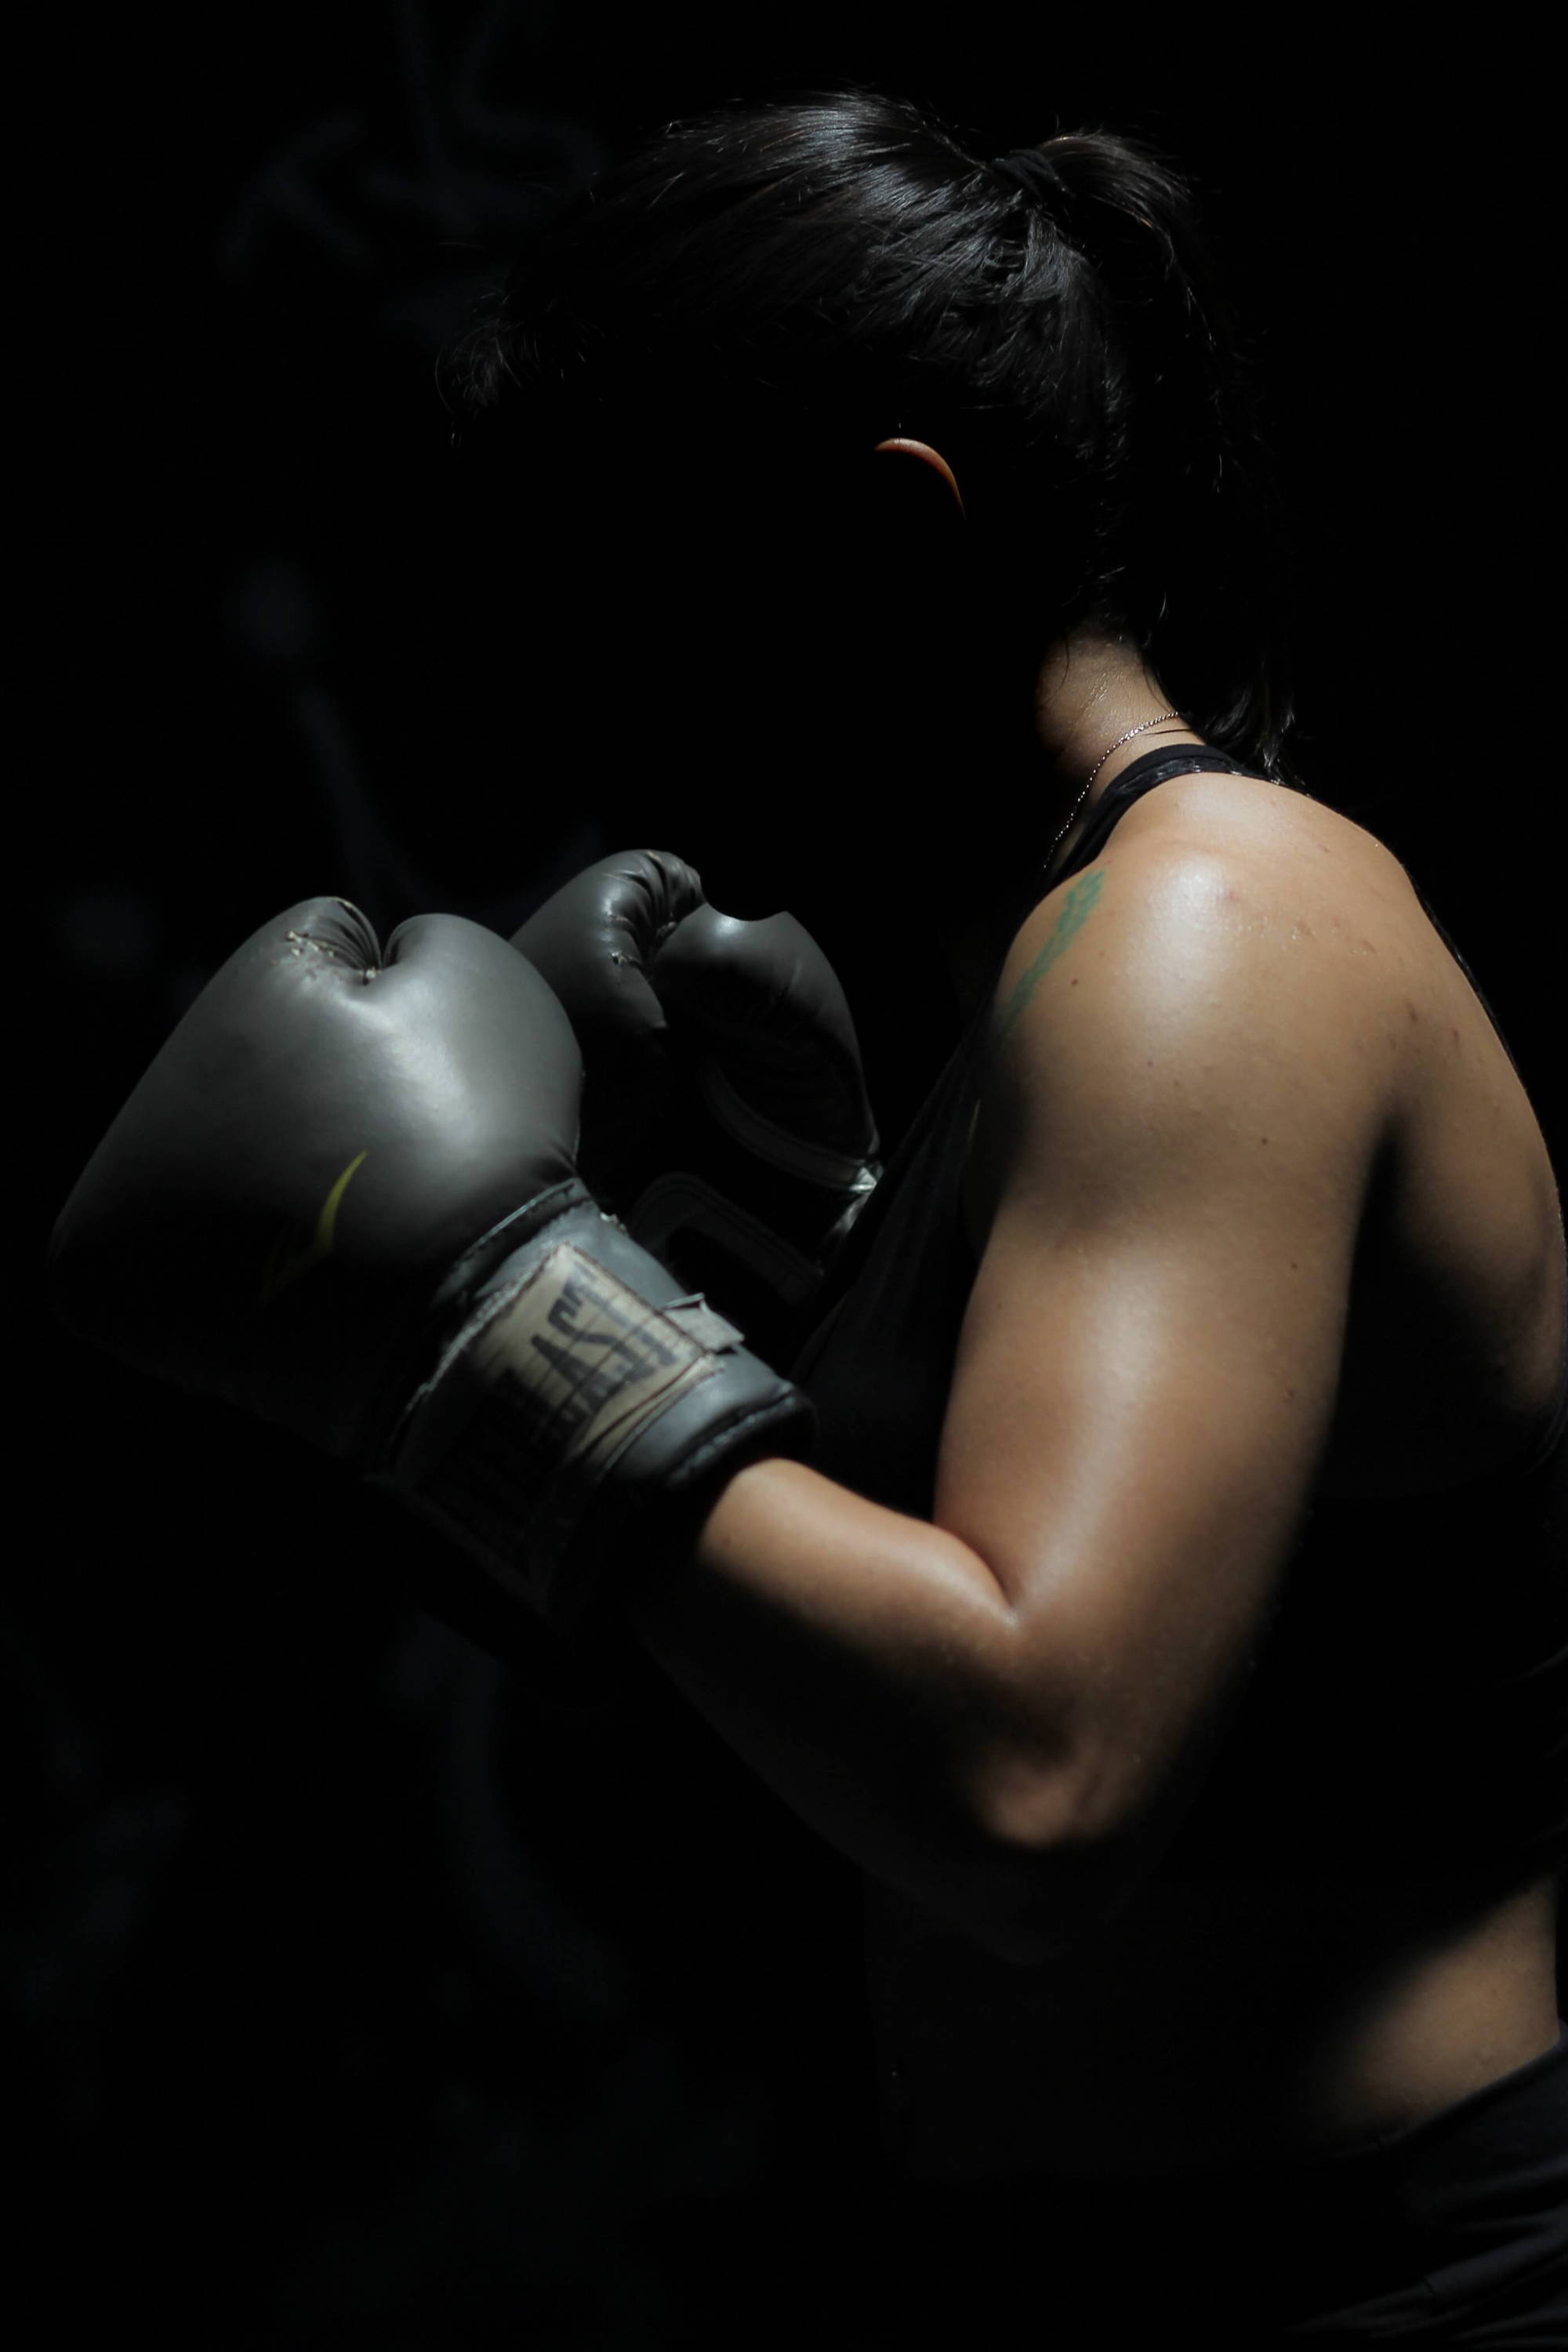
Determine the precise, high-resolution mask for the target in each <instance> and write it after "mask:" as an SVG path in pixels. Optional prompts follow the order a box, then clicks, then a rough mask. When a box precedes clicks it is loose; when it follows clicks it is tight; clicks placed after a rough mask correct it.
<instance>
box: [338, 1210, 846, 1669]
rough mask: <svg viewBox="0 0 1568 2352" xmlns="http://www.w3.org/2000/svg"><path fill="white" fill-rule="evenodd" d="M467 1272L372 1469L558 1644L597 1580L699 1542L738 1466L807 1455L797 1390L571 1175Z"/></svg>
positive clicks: (806, 1405)
mask: <svg viewBox="0 0 1568 2352" xmlns="http://www.w3.org/2000/svg"><path fill="white" fill-rule="evenodd" d="M514 1236H515V1245H514V1246H512V1247H510V1249H509V1248H507V1247H506V1244H507V1242H508V1241H509V1240H512V1239H513V1238H514ZM498 1251H499V1252H501V1253H503V1254H501V1255H499V1257H498ZM479 1265H484V1266H486V1267H487V1268H488V1270H487V1271H485V1272H484V1273H483V1274H482V1275H481V1276H478V1277H477V1278H476V1276H475V1273H474V1269H475V1268H476V1267H477V1266H479ZM464 1266H465V1268H466V1269H467V1278H466V1281H464V1280H457V1281H454V1282H453V1283H451V1284H449V1285H448V1286H447V1287H448V1290H451V1291H455V1292H456V1293H457V1294H458V1296H457V1297H456V1298H455V1300H454V1302H453V1315H452V1320H451V1322H450V1323H449V1324H448V1326H447V1336H446V1338H445V1339H444V1342H443V1344H442V1345H441V1348H440V1351H439V1354H438V1357H437V1362H436V1365H435V1369H434V1370H433V1371H432V1372H431V1373H430V1375H429V1377H428V1378H427V1379H426V1381H424V1382H423V1383H422V1384H421V1386H420V1387H419V1389H418V1390H417V1391H416V1393H415V1395H414V1396H413V1398H412V1399H411V1400H410V1402H409V1404H408V1406H407V1408H406V1410H405V1412H404V1413H403V1415H402V1416H401V1419H400V1421H399V1423H398V1424H397V1426H396V1428H395V1431H394V1433H393V1435H392V1438H391V1441H390V1444H389V1445H388V1447H387V1449H386V1454H385V1457H384V1461H383V1463H382V1465H380V1467H379V1468H378V1470H377V1471H376V1472H375V1473H374V1481H375V1483H376V1484H377V1485H380V1486H388V1487H391V1488H393V1489H394V1490H395V1491H396V1492H397V1493H398V1494H400V1495H401V1496H403V1497H404V1498H405V1500H406V1501H407V1502H409V1503H410V1504H412V1505H413V1507H415V1508H416V1510H418V1511H419V1512H420V1514H421V1515H422V1516H423V1517H426V1518H428V1519H430V1520H432V1521H433V1522H435V1523H436V1524H437V1525H438V1526H439V1527H440V1528H443V1530H444V1531H445V1532H446V1533H447V1535H448V1536H449V1537H450V1538H453V1539H454V1540H455V1541H457V1542H458V1543H459V1544H460V1545H461V1546H462V1547H463V1549H465V1550H467V1551H468V1552H470V1553H472V1554H473V1555H474V1556H475V1557H476V1558H478V1559H479V1560H480V1561H481V1562H482V1563H483V1564H484V1565H485V1566H486V1567H487V1568H488V1569H489V1571H490V1572H491V1573H492V1574H493V1575H494V1576H495V1577H497V1579H498V1580H500V1583H501V1584H502V1585H503V1586H504V1587H505V1588H506V1589H507V1590H508V1591H510V1592H511V1593H512V1594H513V1595H514V1596H515V1597H516V1598H517V1599H519V1600H520V1601H523V1602H524V1603H525V1604H526V1605H527V1606H528V1607H530V1608H531V1609H532V1610H533V1611H534V1612H536V1613H537V1614H538V1615H539V1616H541V1617H542V1618H543V1619H544V1620H545V1622H547V1623H548V1624H549V1625H550V1626H551V1627H552V1629H553V1630H554V1631H555V1632H556V1633H558V1634H560V1635H561V1636H562V1637H563V1639H564V1640H566V1641H567V1642H571V1641H573V1640H574V1637H575V1636H576V1634H577V1633H578V1632H579V1630H580V1628H581V1627H582V1625H583V1622H584V1618H585V1617H586V1615H587V1612H588V1611H589V1608H590V1606H591V1605H592V1604H593V1603H594V1602H595V1599H596V1598H605V1596H602V1595H601V1594H600V1592H599V1588H600V1586H601V1584H602V1582H603V1580H604V1579H605V1576H606V1575H613V1576H616V1577H620V1576H623V1575H628V1576H635V1575H636V1574H637V1565H638V1559H639V1556H644V1555H653V1554H658V1555H659V1556H662V1555H663V1553H664V1552H665V1551H666V1549H668V1547H669V1546H671V1545H672V1544H680V1543H683V1542H688V1541H689V1540H691V1539H693V1538H694V1537H695V1534H696V1532H697V1529H698V1528H699V1527H700V1518H701V1516H702V1514H703V1513H704V1512H705V1511H706V1509H707V1507H708V1505H709V1502H710V1498H711V1497H712V1496H715V1495H716V1494H717V1491H718V1488H719V1486H721V1485H722V1484H723V1482H724V1481H725V1480H726V1479H727V1478H728V1477H730V1476H731V1475H732V1474H733V1472H734V1471H735V1470H736V1469H737V1468H739V1467H741V1466H742V1465H743V1464H744V1463H745V1462H747V1461H752V1460H756V1459H758V1458H760V1457H761V1456H762V1455H763V1454H792V1455H795V1456H796V1457H804V1456H805V1455H806V1454H809V1452H810V1450H811V1446H812V1443H813V1440H814V1437H815V1433H816V1416H815V1412H814V1411H813V1408H812V1406H811V1403H810V1401H809V1400H808V1399H807V1397H806V1396H805V1393H804V1391H801V1390H799V1389H797V1388H795V1387H794V1386H793V1385H792V1384H791V1382H789V1381H786V1380H784V1379H782V1378H781V1377H780V1376H779V1374H778V1373H776V1372H774V1371H773V1370H771V1368H770V1367H769V1366H768V1365H766V1364H764V1363H763V1362H762V1361H761V1360H760V1359H759V1358H757V1357H755V1356H753V1355H752V1354H750V1353H749V1352H748V1350H747V1349H746V1348H745V1346H744V1344H743V1338H742V1333H741V1332H740V1331H739V1330H737V1329H736V1328H735V1327H734V1325H733V1324H731V1323H729V1322H727V1321H726V1320H725V1319H724V1318H723V1317H722V1316H720V1315H717V1314H715V1313H714V1311H713V1310H712V1309H711V1308H710V1307H709V1306H708V1305H707V1303H706V1301H705V1299H704V1298H703V1297H701V1295H700V1294H698V1295H696V1296H690V1295H683V1294H682V1291H681V1288H680V1286H679V1283H678V1282H677V1281H676V1279H675V1277H674V1276H672V1275H671V1274H670V1273H669V1272H668V1270H667V1269H666V1268H665V1267H664V1266H663V1265H661V1264H660V1263H659V1261H658V1258H657V1257H655V1256H653V1255H652V1254H651V1253H650V1252H649V1251H647V1249H645V1248H643V1247H642V1246H641V1244H638V1243H637V1242H635V1241H633V1239H632V1238H631V1236H630V1234H627V1233H626V1229H625V1227H624V1226H623V1225H621V1224H620V1223H619V1222H618V1221H617V1220H616V1219H615V1218H613V1217H609V1216H607V1215H605V1213H604V1212H603V1211H602V1210H601V1209H600V1208H599V1207H598V1206H597V1204H596V1202H595V1201H594V1199H593V1198H592V1196H591V1194H589V1193H588V1192H586V1190H585V1189H584V1187H583V1186H582V1185H581V1184H580V1183H577V1182H576V1181H572V1182H569V1183H567V1184H563V1185H560V1186H558V1187H556V1188H555V1190H554V1191H553V1192H552V1193H550V1194H548V1195H546V1196H544V1197H543V1198H542V1200H541V1201H537V1202H531V1203H530V1204H529V1206H528V1207H527V1208H526V1209H525V1210H522V1211H520V1212H519V1213H518V1214H517V1216H516V1217H515V1218H509V1219H508V1220H506V1221H505V1223H504V1224H503V1225H502V1226H500V1227H497V1228H496V1229H494V1231H493V1232H492V1233H491V1234H487V1235H486V1236H485V1237H484V1240H483V1241H482V1242H481V1243H480V1244H476V1248H475V1250H474V1251H471V1252H469V1253H468V1257H467V1259H466V1260H465V1262H464ZM458 1272H459V1275H461V1274H462V1273H463V1269H459V1270H458ZM608 1597H609V1598H610V1599H611V1601H613V1596H608Z"/></svg>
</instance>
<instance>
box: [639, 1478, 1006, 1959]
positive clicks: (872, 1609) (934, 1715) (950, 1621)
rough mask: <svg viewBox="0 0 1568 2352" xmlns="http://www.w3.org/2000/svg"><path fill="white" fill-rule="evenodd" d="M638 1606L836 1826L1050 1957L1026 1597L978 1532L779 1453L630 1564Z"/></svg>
mask: <svg viewBox="0 0 1568 2352" xmlns="http://www.w3.org/2000/svg"><path fill="white" fill-rule="evenodd" d="M624 1608H625V1615H626V1622H627V1623H628V1625H629V1626H630V1628H631V1629H632V1630H633V1631H634V1632H635V1633H637V1635H638V1637H639V1638H640V1639H641V1640H642V1642H643V1643H645V1645H646V1646H647V1649H648V1650H649V1652H650V1653H651V1654H652V1655H653V1656H654V1657H655V1658H656V1659H657V1660H658V1664H660V1665H661V1666H662V1667H663V1668H664V1670H665V1672H666V1673H667V1674H668V1675H669V1676H670V1678H671V1680H672V1681H673V1682H674V1683H675V1684H676V1685H678V1686H679V1688H680V1689H681V1690H682V1691H684V1692H685V1694H686V1696H688V1697H689V1699H690V1700H691V1702H692V1704H693V1705H694V1706H696V1707H697V1708H698V1710H699V1712H700V1714H702V1715H703V1716H705V1717H707V1718H708V1720H709V1721H710V1723H711V1724H712V1725H713V1727H714V1728H715V1729H716V1730H717V1731H718V1732H719V1733H720V1735H721V1738H724V1739H725V1740H726V1741H727V1742H728V1743H729V1745H730V1746H731V1748H734V1749H735V1750H736V1751H737V1752H738V1753H739V1754H740V1755H742V1756H743V1757H744V1758H745V1759H746V1760H747V1762H748V1763H749V1764H751V1765H752V1767H753V1769H755V1770H756V1771H757V1772H758V1773H759V1774H760V1775H761V1777H762V1778H763V1780H765V1781H766V1782H767V1783H768V1785H769V1786H770V1787H771V1788H772V1789H773V1790H775V1791H776V1793H777V1794H778V1795H779V1796H781V1797H782V1798H783V1799H784V1801H785V1802H786V1803H787V1804H788V1805H790V1806H791V1807H792V1808H793V1809H794V1811H795V1812H797V1813H798V1814H799V1815H800V1816H801V1818H802V1819H803V1820H805V1821H806V1822H809V1823H810V1824H811V1826H812V1827H813V1828H814V1829H815V1830H816V1831H817V1832H820V1834H821V1835H822V1836H823V1837H825V1838H826V1839H827V1841H828V1842H829V1843H831V1844H832V1845H834V1846H836V1847H837V1849H838V1850H839V1852H840V1853H845V1854H847V1855H848V1856H849V1858H850V1859H851V1861H853V1862H856V1863H858V1864H860V1866H861V1867H862V1868H863V1869H864V1870H866V1871H867V1872H868V1873H869V1874H870V1875H871V1876H872V1877H874V1878H876V1879H878V1880H879V1881H881V1882H882V1883H883V1884H885V1885H889V1886H893V1887H897V1888H899V1889H900V1890H901V1891H903V1892H904V1893H906V1894H909V1895H913V1896H914V1897H916V1898H917V1899H919V1900H920V1901H922V1902H924V1903H927V1904H929V1905H930V1906H931V1908H932V1909H934V1910H936V1911H939V1912H941V1913H942V1914H943V1915H944V1916H948V1917H950V1918H952V1919H953V1920H954V1921H955V1922H956V1923H957V1924H959V1925H960V1926H961V1927H963V1928H965V1929H966V1930H967V1931H968V1932H970V1933H972V1934H973V1935H975V1936H976V1937H978V1938H979V1939H980V1940H981V1941H983V1942H986V1943H988V1944H991V1945H992V1946H993V1947H994V1948H996V1949H998V1950H1001V1949H1002V1948H1003V1947H1004V1946H1007V1947H1010V1949H1009V1951H1008V1954H1007V1956H1008V1957H1013V1958H1032V1957H1035V1956H1036V1948H1037V1941H1038V1937H1039V1935H1040V1918H1041V1913H1040V1879H1041V1875H1042V1870H1043V1865H1042V1864H1041V1862H1040V1859H1039V1856H1038V1855H1037V1853H1036V1852H1035V1851H1034V1850H1033V1849H1026V1847H1025V1846H1024V1844H1023V1843H1022V1842H1021V1841H1018V1840H1016V1839H1012V1838H1010V1837H1009V1836H1008V1835H1007V1834H1006V1832H1005V1827H1004V1824H1005V1821H1006V1819H1007V1815H1008V1811H1009V1802H1008V1801H1009V1795H1010V1792H1011V1791H1012V1790H1014V1788H1015V1787H1016V1790H1017V1792H1018V1795H1019V1798H1020V1801H1019V1802H1018V1804H1017V1805H1016V1809H1014V1810H1015V1811H1016V1818H1018V1819H1020V1820H1022V1819H1025V1818H1029V1819H1038V1818H1039V1811H1040V1809H1039V1806H1038V1802H1037V1777H1036V1776H1037V1771H1038V1769H1039V1759H1038V1758H1037V1756H1036V1755H1034V1754H1033V1753H1032V1752H1031V1747H1030V1741H1029V1738H1027V1737H1026V1727H1025V1718H1026V1707H1025V1706H1024V1704H1023V1701H1022V1699H1021V1697H1020V1694H1019V1690H1018V1685H1017V1677H1016V1655H1017V1644H1016V1622H1015V1619H1014V1616H1013V1612H1012V1610H1011V1607H1010V1604H1009V1603H1008V1601H1007V1599H1006V1597H1005V1594H1004V1592H1003V1591H1002V1589H1001V1587H1000V1585H999V1584H998V1583H997V1582H996V1580H995V1578H994V1576H993V1575H992V1573H991V1570H989V1569H988V1568H987V1567H986V1565H985V1563H984V1561H983V1560H982V1559H980V1558H979V1557H978V1555H977V1554H975V1553H974V1552H973V1551H972V1550H971V1549H969V1547H968V1545H967V1544H964V1543H963V1542H961V1541H960V1540H959V1538H957V1537H955V1536H952V1535H949V1534H947V1533H946V1532H945V1531H944V1530H943V1529H942V1528H936V1527H933V1526H931V1525H930V1524H929V1523H927V1522H926V1521H924V1520H921V1519H915V1518H910V1517H905V1516H904V1515H903V1514H902V1513H900V1512H897V1511H891V1510H887V1509H884V1508H883V1507H881V1506H880V1505H879V1504H876V1503H872V1502H868V1501H867V1500H866V1499H865V1498H864V1497H863V1496H858V1495H856V1494H853V1493H852V1492H851V1491H850V1490H849V1489H848V1488H847V1487H844V1486H838V1485H837V1484H836V1483H835V1482H834V1481H833V1480H831V1479H829V1478H826V1477H824V1476H823V1475H821V1474H820V1473H819V1472H817V1471H816V1470H813V1469H811V1468H809V1467H808V1466H807V1465H805V1464H804V1463H800V1462H795V1461H786V1460H784V1459H782V1458H773V1459H769V1460H765V1461H762V1462H757V1463H753V1464H752V1465H750V1466H749V1467H748V1468H746V1469H743V1470H742V1471H740V1472H738V1473H737V1474H736V1475H735V1476H734V1477H732V1478H731V1479H730V1481H729V1482H728V1484H727V1485H726V1486H724V1488H723V1489H722V1491H721V1494H720V1496H719V1497H718V1500H717V1501H716V1503H715V1504H714V1505H713V1507H712V1508H711V1509H710V1511H709V1513H708V1515H707V1517H706V1519H705V1520H704V1522H703V1524H702V1528H701V1531H700V1536H699V1538H698V1539H697V1542H696V1544H695V1545H694V1547H692V1548H691V1549H690V1550H689V1552H688V1553H686V1554H685V1555H684V1556H682V1557H680V1558H679V1559H674V1560H667V1561H665V1562H664V1563H662V1564H659V1565H658V1566H656V1567H654V1568H653V1569H652V1570H650V1571H649V1572H648V1573H647V1574H646V1575H644V1574H638V1575H636V1576H632V1577H629V1578H628V1579H627V1580H626V1591H625V1599H624ZM1025 1782H1027V1783H1028V1784H1029V1785H1028V1788H1027V1790H1025V1789H1024V1786H1023V1784H1024V1783H1025ZM1025 1797H1026V1798H1027V1801H1023V1800H1024V1799H1025Z"/></svg>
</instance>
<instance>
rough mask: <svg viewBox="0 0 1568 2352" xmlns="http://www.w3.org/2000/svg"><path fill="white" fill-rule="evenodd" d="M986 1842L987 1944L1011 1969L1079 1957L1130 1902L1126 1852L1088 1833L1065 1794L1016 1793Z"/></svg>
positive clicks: (998, 1809)
mask: <svg viewBox="0 0 1568 2352" xmlns="http://www.w3.org/2000/svg"><path fill="white" fill-rule="evenodd" d="M984 1835H985V1838H986V1841H987V1846H988V1851H989V1853H990V1856H991V1859H992V1865H993V1871H992V1885H993V1888H994V1902H993V1906H992V1910H991V1916H990V1917H989V1919H988V1921H987V1923H986V1932H985V1935H984V1938H983V1940H984V1945H985V1948H986V1949H987V1950H988V1951H990V1952H992V1953H993V1954H994V1956H995V1958H998V1959H1000V1960H1005V1961H1006V1962H1007V1963H1008V1964H1009V1965H1010V1966H1012V1967H1015V1968H1039V1967H1043V1966H1044V1965H1045V1964H1046V1963H1047V1962H1048V1961H1051V1960H1058V1959H1061V1958H1064V1957H1066V1956H1067V1955H1068V1954H1069V1953H1072V1952H1075V1951H1077V1950H1078V1949H1079V1948H1080V1947H1081V1946H1082V1945H1084V1944H1085V1943H1087V1942H1089V1941H1090V1940H1091V1939H1092V1938H1093V1937H1095V1936H1096V1935H1097V1934H1098V1933H1099V1931H1100V1927H1102V1926H1103V1925H1104V1923H1105V1921H1106V1920H1107V1919H1108V1918H1109V1917H1110V1916H1111V1915H1112V1914H1113V1913H1114V1912H1116V1911H1117V1910H1119V1909H1120V1908H1121V1905H1122V1903H1123V1902H1124V1901H1125V1900H1126V1899H1127V1895H1128V1893H1129V1891H1130V1884H1131V1882H1130V1875H1129V1862H1128V1857H1127V1854H1126V1853H1125V1851H1124V1849H1123V1848H1122V1847H1121V1846H1119V1845H1118V1844H1117V1843H1115V1842H1113V1841H1110V1840H1109V1839H1107V1838H1105V1837H1103V1836H1101V1835H1100V1834H1098V1833H1097V1832H1094V1831H1092V1830H1091V1829H1089V1827H1088V1826H1086V1824H1085V1822H1084V1819H1083V1816H1082V1815H1081V1813H1079V1811H1078V1810H1077V1809H1076V1808H1075V1807H1074V1806H1073V1805H1072V1804H1070V1803H1069V1802H1068V1801H1067V1799H1066V1797H1065V1795H1064V1793H1063V1792H1062V1791H1061V1790H1060V1789H1059V1788H1053V1789H1051V1790H1047V1791H1046V1792H1044V1794H1043V1795H1042V1794H1040V1793H1039V1792H1037V1791H1035V1792H1022V1791H1012V1792H1009V1794H1008V1795H1007V1796H1006V1798H1005V1799H1004V1800H1001V1801H998V1802H996V1803H995V1804H994V1805H993V1806H992V1807H991V1808H990V1809H989V1810H988V1813H987V1818H986V1822H985V1830H984Z"/></svg>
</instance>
